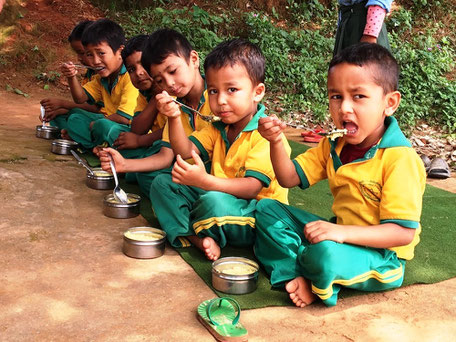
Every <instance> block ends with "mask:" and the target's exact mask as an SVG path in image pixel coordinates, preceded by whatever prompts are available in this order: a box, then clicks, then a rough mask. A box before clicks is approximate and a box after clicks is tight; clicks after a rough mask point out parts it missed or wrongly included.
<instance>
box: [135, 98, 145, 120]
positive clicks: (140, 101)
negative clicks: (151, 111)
mask: <svg viewBox="0 0 456 342" xmlns="http://www.w3.org/2000/svg"><path fill="white" fill-rule="evenodd" d="M146 106H147V99H146V97H145V96H144V95H143V94H141V93H138V98H137V99H136V108H135V112H134V114H135V116H136V115H138V114H139V113H141V112H142V111H143V110H144V108H146Z"/></svg>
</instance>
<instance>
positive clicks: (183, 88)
mask: <svg viewBox="0 0 456 342" xmlns="http://www.w3.org/2000/svg"><path fill="white" fill-rule="evenodd" d="M150 75H151V77H152V79H153V80H154V81H155V83H156V84H157V86H158V87H159V88H161V89H163V90H166V92H168V94H169V95H171V96H176V97H185V96H186V95H187V94H188V93H190V91H191V90H192V88H193V86H194V85H195V82H196V79H197V76H198V75H199V57H198V54H197V53H196V51H192V52H191V54H190V60H189V63H187V61H186V60H185V58H183V57H181V56H177V55H174V54H172V55H169V56H168V57H166V58H165V59H164V60H163V62H162V63H160V64H152V65H151V66H150Z"/></svg>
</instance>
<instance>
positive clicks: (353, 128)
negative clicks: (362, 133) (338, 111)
mask: <svg viewBox="0 0 456 342" xmlns="http://www.w3.org/2000/svg"><path fill="white" fill-rule="evenodd" d="M343 126H344V128H345V129H346V130H347V134H349V135H351V134H355V133H356V132H358V125H356V124H355V123H354V122H351V121H344V122H343Z"/></svg>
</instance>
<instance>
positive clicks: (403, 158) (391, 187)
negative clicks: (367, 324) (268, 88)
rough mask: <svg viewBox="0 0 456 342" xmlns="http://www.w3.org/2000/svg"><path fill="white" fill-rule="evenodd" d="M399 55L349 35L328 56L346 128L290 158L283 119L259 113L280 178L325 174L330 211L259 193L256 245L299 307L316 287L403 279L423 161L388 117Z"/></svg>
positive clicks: (332, 295)
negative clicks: (350, 40) (324, 214)
mask: <svg viewBox="0 0 456 342" xmlns="http://www.w3.org/2000/svg"><path fill="white" fill-rule="evenodd" d="M398 74H399V72H398V65H397V62H396V60H395V59H394V57H393V56H392V55H391V54H390V53H389V52H388V50H387V49H385V48H384V47H382V46H380V45H378V44H371V43H359V44H356V45H352V46H350V47H348V48H346V49H345V50H343V51H342V52H341V53H340V54H339V55H336V56H335V57H334V58H333V60H332V61H331V63H330V65H329V71H328V83H327V85H328V95H329V110H330V113H331V117H332V119H333V121H334V124H335V126H336V127H337V128H339V129H346V132H347V133H346V134H345V135H344V136H343V137H341V138H337V139H335V140H334V141H331V140H329V139H323V140H322V141H321V142H320V143H319V145H318V146H317V147H315V148H312V149H310V150H308V151H306V152H305V153H303V154H301V155H299V156H298V157H297V158H296V159H295V160H293V161H291V160H290V159H289V157H288V156H287V154H286V153H285V149H284V148H283V146H282V142H281V139H280V137H281V135H282V131H283V129H284V128H285V125H284V124H283V123H282V122H280V121H279V120H278V119H277V118H274V117H268V118H265V119H262V121H261V123H260V127H259V131H260V132H261V134H262V135H263V136H264V137H265V138H266V139H268V140H269V141H270V143H271V160H272V163H273V165H274V170H275V172H276V174H277V178H278V179H279V182H280V184H281V185H282V186H284V187H287V188H291V187H293V186H296V185H299V186H300V187H301V188H304V189H305V188H307V187H309V186H311V185H313V184H315V183H317V182H318V181H320V180H322V179H325V178H328V180H329V186H330V189H331V192H332V194H333V196H334V203H333V206H332V209H333V212H334V214H335V218H334V219H333V220H331V221H329V222H328V221H326V220H324V219H322V218H321V217H318V216H316V215H313V214H311V213H308V212H306V211H304V210H301V209H298V208H293V207H291V206H287V205H284V204H282V203H279V202H275V201H272V200H263V201H260V202H259V203H258V206H257V211H256V224H257V240H256V243H255V254H256V256H257V258H258V260H260V262H261V263H262V264H263V266H264V267H265V269H266V271H267V272H268V273H269V274H270V275H271V284H272V285H273V286H277V287H279V286H285V289H286V290H287V291H288V292H289V294H290V298H291V299H292V301H293V302H294V303H295V305H296V306H298V307H303V306H305V305H307V304H309V303H311V302H312V301H314V300H315V299H316V298H317V297H316V296H318V297H319V298H320V299H321V300H323V302H324V303H325V304H326V305H327V306H332V305H335V304H336V302H337V294H338V292H339V290H340V288H341V286H346V287H350V288H354V289H357V290H362V291H381V290H386V289H392V288H396V287H399V286H401V284H402V281H403V275H404V267H405V261H406V260H410V259H412V258H413V255H414V247H415V246H416V245H417V244H418V242H419V233H420V231H421V227H420V215H421V207H422V196H423V193H424V188H425V183H426V173H425V171H424V168H423V163H422V162H421V159H420V158H419V157H418V155H417V154H416V152H415V151H414V150H413V148H412V146H411V144H410V143H409V141H408V140H407V139H406V138H405V136H404V135H403V133H402V132H401V130H400V128H399V126H398V124H397V121H396V119H395V118H394V117H392V115H393V113H394V112H395V111H396V109H397V107H398V106H399V102H400V99H401V95H400V93H399V92H398V91H397V82H398Z"/></svg>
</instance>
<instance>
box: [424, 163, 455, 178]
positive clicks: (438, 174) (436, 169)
mask: <svg viewBox="0 0 456 342" xmlns="http://www.w3.org/2000/svg"><path fill="white" fill-rule="evenodd" d="M428 177H429V178H438V179H445V178H449V177H451V173H450V168H449V167H448V164H447V162H446V161H445V160H444V159H442V158H434V160H433V161H432V162H431V165H430V166H429V172H428Z"/></svg>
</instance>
